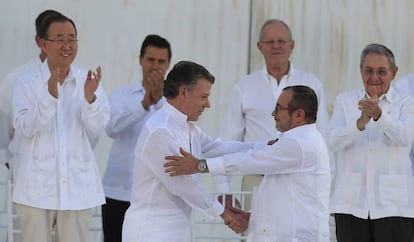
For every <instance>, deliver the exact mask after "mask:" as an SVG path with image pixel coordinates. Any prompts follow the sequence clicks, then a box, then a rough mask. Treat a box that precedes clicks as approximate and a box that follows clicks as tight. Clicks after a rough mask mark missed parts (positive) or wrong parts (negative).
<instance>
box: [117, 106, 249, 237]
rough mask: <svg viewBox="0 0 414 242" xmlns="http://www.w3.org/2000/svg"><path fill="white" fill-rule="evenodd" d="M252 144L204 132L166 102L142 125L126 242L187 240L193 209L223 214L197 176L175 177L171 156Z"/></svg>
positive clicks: (220, 151) (198, 154) (230, 149)
mask: <svg viewBox="0 0 414 242" xmlns="http://www.w3.org/2000/svg"><path fill="white" fill-rule="evenodd" d="M253 146H254V144H252V143H242V142H222V141H220V140H219V139H213V138H211V137H209V136H208V135H207V134H206V133H204V132H203V131H202V130H201V129H200V128H199V127H198V126H196V125H195V124H194V123H192V122H187V115H185V114H183V113H181V112H180V111H179V110H177V109H176V108H175V107H173V106H172V105H170V104H169V103H168V102H167V103H165V104H164V106H163V107H162V108H161V109H159V110H158V111H157V112H155V113H154V115H152V116H151V117H150V118H149V119H148V121H147V122H146V123H145V124H144V127H143V128H142V131H141V134H140V135H139V138H138V141H137V145H136V149H135V165H134V171H133V183H132V196H131V206H130V207H129V208H128V210H127V212H126V214H125V220H124V224H123V232H122V235H123V238H122V241H125V242H140V241H145V242H151V241H173V242H185V241H189V240H188V239H189V238H188V234H187V233H186V232H187V231H188V228H189V225H190V215H191V209H192V208H198V209H201V210H203V211H205V212H207V213H208V214H210V215H213V216H219V215H220V214H222V213H223V206H222V205H221V204H220V203H218V201H217V198H216V197H215V196H212V195H210V194H209V193H208V191H207V190H206V189H205V188H203V187H202V185H201V184H200V182H199V181H198V179H196V178H197V176H195V175H188V176H177V177H171V176H170V175H169V174H167V173H165V172H164V170H165V168H164V167H163V165H164V163H165V162H166V160H165V156H167V155H174V154H176V155H180V154H179V149H180V147H181V148H183V149H185V150H186V151H188V152H191V153H192V154H193V155H194V156H195V157H202V155H203V154H204V153H209V154H211V155H219V154H224V153H228V152H235V151H239V150H246V149H249V148H253Z"/></svg>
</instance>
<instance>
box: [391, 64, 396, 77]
mask: <svg viewBox="0 0 414 242" xmlns="http://www.w3.org/2000/svg"><path fill="white" fill-rule="evenodd" d="M391 71H392V79H394V78H395V76H396V75H397V72H398V66H395V67H394V68H392V70H391Z"/></svg>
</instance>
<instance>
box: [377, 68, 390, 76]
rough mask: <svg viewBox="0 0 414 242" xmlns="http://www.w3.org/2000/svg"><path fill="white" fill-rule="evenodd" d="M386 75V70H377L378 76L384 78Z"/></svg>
mask: <svg viewBox="0 0 414 242" xmlns="http://www.w3.org/2000/svg"><path fill="white" fill-rule="evenodd" d="M387 74H388V71H387V70H384V69H380V70H378V75H380V76H386V75H387Z"/></svg>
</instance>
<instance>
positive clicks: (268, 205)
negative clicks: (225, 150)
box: [207, 124, 330, 242]
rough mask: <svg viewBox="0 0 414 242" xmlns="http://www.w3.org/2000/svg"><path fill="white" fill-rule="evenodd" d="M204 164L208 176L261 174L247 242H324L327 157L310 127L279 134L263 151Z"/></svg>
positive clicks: (326, 230) (326, 233) (322, 143)
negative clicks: (262, 175) (261, 177)
mask: <svg viewBox="0 0 414 242" xmlns="http://www.w3.org/2000/svg"><path fill="white" fill-rule="evenodd" d="M207 165H208V169H209V172H210V173H212V174H235V175H238V174H242V175H245V174H264V177H263V180H262V182H261V184H260V185H259V187H258V188H257V190H256V192H255V194H254V200H253V205H252V210H251V217H250V221H249V230H248V239H247V241H249V242H256V241H273V242H285V241H318V242H328V241H329V222H328V217H329V192H330V169H329V155H328V149H327V146H326V143H325V140H324V138H323V137H322V135H321V133H320V132H319V131H318V130H317V129H316V126H315V124H308V125H303V126H299V127H296V128H293V129H291V130H289V131H287V132H284V133H281V134H280V138H279V140H278V141H277V142H276V143H274V144H273V145H272V146H268V147H266V148H264V149H257V150H249V151H248V152H242V153H236V154H229V155H225V156H223V157H217V158H211V159H207Z"/></svg>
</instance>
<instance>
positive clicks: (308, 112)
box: [283, 85, 318, 124]
mask: <svg viewBox="0 0 414 242" xmlns="http://www.w3.org/2000/svg"><path fill="white" fill-rule="evenodd" d="M286 90H291V91H292V93H293V96H292V99H291V100H290V102H289V105H288V106H289V108H290V109H289V113H292V112H293V110H295V109H303V111H305V119H306V121H307V123H308V124H310V123H315V122H316V116H317V113H318V97H317V96H316V94H315V91H313V89H312V88H310V87H308V86H301V85H298V86H289V87H285V88H284V89H283V91H286Z"/></svg>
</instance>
